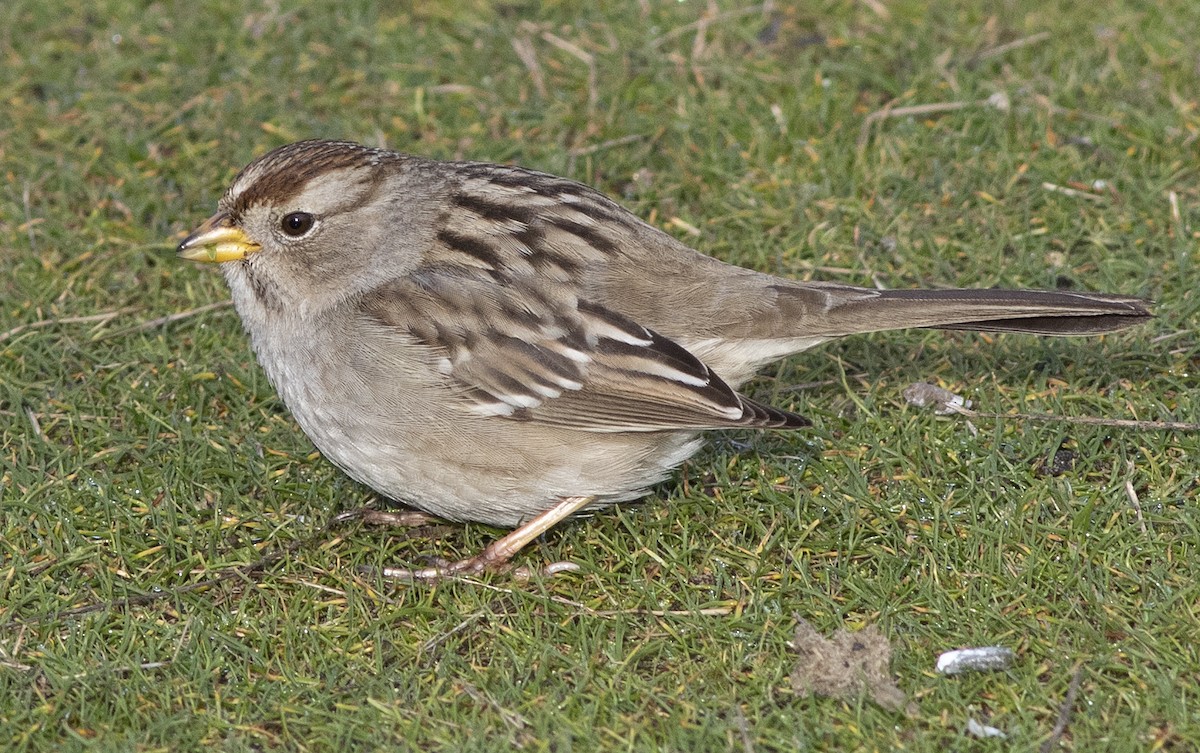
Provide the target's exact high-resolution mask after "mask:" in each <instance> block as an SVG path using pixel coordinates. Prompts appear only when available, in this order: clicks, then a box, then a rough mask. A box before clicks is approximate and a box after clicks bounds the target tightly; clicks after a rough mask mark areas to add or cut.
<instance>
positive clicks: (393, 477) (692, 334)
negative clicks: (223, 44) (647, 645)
mask: <svg viewBox="0 0 1200 753" xmlns="http://www.w3.org/2000/svg"><path fill="white" fill-rule="evenodd" d="M178 254H179V256H181V257H182V258H184V259H189V260H192V261H199V262H215V263H218V264H219V265H220V269H221V272H222V273H223V275H224V277H225V280H226V282H227V283H228V285H229V289H230V292H231V294H232V298H233V303H234V306H235V308H236V309H237V312H238V315H239V317H240V318H241V321H242V325H243V327H244V329H245V331H246V333H247V334H248V335H249V338H250V345H251V347H252V349H253V351H254V353H255V355H256V357H257V360H258V362H259V364H260V365H261V366H262V369H263V370H264V371H265V372H266V374H267V377H268V378H269V379H270V381H271V383H272V385H274V387H275V389H276V390H277V391H278V393H279V395H280V396H281V397H282V399H283V402H284V403H285V404H286V405H287V407H288V409H289V410H290V411H291V413H292V415H293V416H294V417H295V419H296V422H297V423H298V424H299V425H300V427H301V429H303V431H304V432H305V434H307V435H308V437H309V438H310V439H311V440H312V442H313V444H315V445H316V447H317V448H318V449H319V450H320V451H321V453H322V454H323V455H324V456H325V457H327V458H328V459H329V460H331V461H332V462H333V463H334V464H336V465H337V466H338V467H339V468H341V469H342V470H343V471H344V472H345V473H346V474H348V475H349V476H350V477H352V478H354V479H356V480H357V481H359V482H361V483H363V484H365V485H366V486H368V487H370V488H371V489H373V490H375V491H376V492H378V493H379V494H381V495H383V496H384V497H387V498H390V499H393V500H399V501H402V502H404V503H407V504H409V505H411V506H413V507H415V508H417V509H418V510H421V511H424V512H426V513H430V514H432V515H435V516H438V517H441V518H445V519H449V520H453V521H477V522H481V523H485V524H488V525H491V526H497V527H504V528H514V529H515V530H513V531H512V532H511V533H509V534H508V535H506V536H504V537H502V538H499V539H497V540H496V541H495V542H493V543H492V544H490V545H489V546H488V547H486V548H485V549H484V550H483V551H482V552H480V553H479V554H477V555H475V556H472V557H469V558H466V559H463V560H460V561H457V562H450V563H444V562H443V563H439V564H438V565H436V566H434V567H430V568H425V569H412V570H410V569H404V568H397V569H388V570H386V571H385V574H387V575H391V576H394V577H401V578H437V577H441V576H444V575H450V574H456V573H475V572H479V571H483V570H501V569H504V568H505V567H507V566H508V564H507V563H508V562H509V560H510V559H511V558H512V557H513V555H514V554H516V552H517V551H519V550H520V549H521V548H522V547H523V546H525V545H526V544H528V543H529V542H530V541H532V540H534V539H535V538H537V537H538V536H540V535H541V534H542V533H544V532H545V531H547V530H548V529H550V528H551V527H552V526H554V525H555V524H557V523H559V522H560V521H562V520H564V519H566V518H568V517H570V516H572V515H574V514H575V513H578V512H580V511H583V510H590V509H597V508H602V507H604V506H607V505H611V504H614V503H617V502H622V501H626V500H632V499H636V498H638V497H642V496H644V495H645V494H646V493H647V492H648V490H649V489H650V488H651V487H652V486H653V485H655V484H657V483H659V482H660V481H662V480H663V479H665V478H666V477H667V476H668V475H669V474H670V473H671V471H672V470H673V469H675V468H676V467H677V466H679V465H680V464H681V463H683V461H684V460H686V459H687V458H688V457H690V456H691V455H692V454H693V453H695V452H696V451H697V450H699V449H700V446H701V443H702V435H703V432H705V431H706V430H709V429H800V428H803V427H805V426H809V425H810V422H809V421H808V420H807V419H806V418H804V417H803V416H801V415H799V414H797V413H793V412H791V411H788V410H782V409H779V408H775V407H772V406H769V405H765V404H763V403H761V402H758V401H756V400H753V399H751V398H749V397H747V396H745V395H743V394H741V393H740V392H739V391H738V388H739V387H740V386H741V385H742V384H744V383H745V382H746V381H747V380H749V379H750V378H751V377H753V376H754V374H755V373H756V372H757V371H758V370H759V369H761V368H762V367H764V366H765V365H767V364H770V363H772V362H774V361H777V360H779V359H782V358H785V357H787V356H790V355H792V354H794V353H799V352H801V351H804V350H807V349H809V348H812V347H814V346H816V345H819V344H821V343H824V342H826V341H829V340H833V339H837V338H840V337H844V336H846V335H853V334H858V333H865V332H877V331H881V330H893V329H903V328H912V327H919V328H936V329H948V330H976V331H983V332H1017V333H1028V334H1036V335H1095V334H1100V333H1105V332H1113V331H1116V330H1120V329H1123V328H1125V327H1129V326H1131V325H1135V324H1138V323H1141V322H1144V321H1146V320H1147V319H1148V318H1149V317H1150V316H1151V312H1150V310H1149V307H1148V304H1147V303H1146V302H1145V301H1143V300H1141V299H1139V298H1135V297H1130V296H1124V295H1109V294H1100V293H1079V292H1064V291H1036V290H998V289H979V290H970V289H967V290H952V289H937V290H876V289H869V288H862V287H855V286H851V285H843V284H839V283H834V282H808V281H805V282H802V281H796V280H790V279H785V278H781V277H776V276H773V275H769V274H764V273H761V272H756V271H752V270H749V269H744V268H740V267H735V266H731V265H728V264H725V263H723V262H721V261H718V260H717V259H715V258H712V257H710V256H706V255H704V254H702V253H700V252H698V251H695V250H693V249H691V248H689V247H688V246H686V245H684V244H683V243H681V242H680V241H678V240H676V239H675V238H673V237H671V236H670V235H667V234H666V233H664V232H662V231H661V230H658V229H657V228H655V227H653V226H651V225H649V224H648V223H646V222H644V221H643V220H641V219H639V218H638V217H637V216H636V215H634V214H633V213H632V212H630V211H628V210H626V209H625V208H623V207H621V206H620V205H618V204H617V203H615V202H613V201H611V200H610V199H608V198H607V197H605V196H604V195H603V194H601V193H600V192H598V191H596V190H594V189H592V188H589V187H588V186H585V185H582V184H580V183H577V182H575V181H572V180H568V179H565V178H560V177H556V176H553V175H549V174H546V173H541V172H536V171H533V170H527V169H523V168H520V167H514V166H509V165H498V164H489V163H484V162H444V161H438V160H433V159H426V158H423V157H418V156H412V155H408V154H402V153H399V152H394V151H389V150H385V149H377V148H371V147H367V146H362V145H360V144H355V143H350V142H346V141H326V140H311V141H301V142H298V143H294V144H289V145H287V146H283V147H280V148H278V149H275V150H274V151H271V152H269V153H268V154H265V155H263V156H261V157H259V158H258V159H256V160H254V161H253V162H252V163H250V164H249V165H248V166H247V167H246V168H244V169H243V170H242V171H241V173H240V174H238V176H237V177H236V178H235V179H234V181H233V184H232V185H231V186H230V187H229V189H228V190H227V191H226V192H225V194H224V195H223V196H222V197H221V199H220V201H219V202H218V204H217V212H216V214H214V215H213V216H212V217H210V218H209V219H208V220H207V221H205V222H204V223H203V224H202V225H201V226H200V227H199V228H198V229H197V230H196V231H195V232H193V233H192V234H190V235H188V236H187V237H186V238H185V239H184V240H183V242H182V243H180V244H179V247H178Z"/></svg>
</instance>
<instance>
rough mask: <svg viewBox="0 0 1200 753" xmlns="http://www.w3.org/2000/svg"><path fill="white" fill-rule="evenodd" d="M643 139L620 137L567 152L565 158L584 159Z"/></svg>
mask: <svg viewBox="0 0 1200 753" xmlns="http://www.w3.org/2000/svg"><path fill="white" fill-rule="evenodd" d="M644 138H646V136H645V135H644V134H641V133H631V134H629V135H628V136H622V137H620V138H618V139H609V140H608V141H601V142H600V143H599V144H592V145H591V146H581V147H578V148H576V149H571V150H568V151H567V156H568V157H571V158H572V159H574V158H576V157H586V156H587V155H589V154H595V153H596V152H599V151H601V150H604V149H611V148H612V147H614V146H622V145H623V144H632V143H633V142H635V141H641V140H642V139H644Z"/></svg>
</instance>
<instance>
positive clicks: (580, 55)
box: [542, 31, 600, 124]
mask: <svg viewBox="0 0 1200 753" xmlns="http://www.w3.org/2000/svg"><path fill="white" fill-rule="evenodd" d="M542 39H544V40H546V41H547V42H549V43H550V44H552V45H554V46H555V47H557V48H558V49H560V50H562V51H563V52H565V53H567V54H568V55H570V56H571V57H574V58H577V59H578V60H581V61H582V62H583V64H584V65H586V66H587V88H588V122H589V124H590V123H591V116H592V114H593V113H595V111H596V103H598V102H599V101H600V89H599V87H598V86H597V85H596V58H595V56H594V55H592V54H591V53H590V52H587V51H585V50H584V49H583V48H582V47H580V46H579V45H577V44H575V43H574V42H569V41H567V40H566V39H563V38H562V37H560V36H558V35H556V34H552V33H550V32H548V31H543V32H542Z"/></svg>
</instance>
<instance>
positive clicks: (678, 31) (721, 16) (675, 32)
mask: <svg viewBox="0 0 1200 753" xmlns="http://www.w3.org/2000/svg"><path fill="white" fill-rule="evenodd" d="M774 5H775V3H773V2H766V3H762V4H761V5H752V6H750V7H749V8H738V9H736V10H729V11H725V12H724V13H718V14H716V15H715V16H706V17H705V18H702V19H700V20H699V21H693V22H691V23H690V24H684V25H683V26H679V27H677V28H674V29H671V30H670V31H668V32H667V33H666V34H663V35H662V36H659V37H655V38H654V39H651V40H650V48H651V49H653V48H655V47H658V46H659V45H661V44H662V43H663V42H669V41H670V40H672V39H675V38H676V37H682V36H683V35H684V34H687V33H689V32H691V31H695V30H696V29H699V28H701V27H702V26H711V25H712V24H715V23H721V22H722V21H729V20H731V19H734V18H740V17H741V16H752V15H754V14H756V13H769V12H770V9H771V8H772V7H774Z"/></svg>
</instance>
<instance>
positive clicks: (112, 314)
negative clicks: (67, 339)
mask: <svg viewBox="0 0 1200 753" xmlns="http://www.w3.org/2000/svg"><path fill="white" fill-rule="evenodd" d="M131 311H137V307H136V306H126V307H125V308H120V309H114V310H112V311H105V312H104V313H102V314H90V315H88V316H63V317H59V318H57V319H42V320H40V321H36V322H30V323H29V324H21V325H18V326H16V327H13V328H12V329H10V330H8V331H7V332H0V343H2V342H4V341H5V340H7V339H9V338H10V337H15V336H16V335H19V334H21V333H22V332H24V331H25V330H29V329H39V328H41V327H52V326H54V325H55V324H88V323H91V322H100V323H101V324H105V323H107V322H109V321H111V320H113V319H116V318H117V317H118V316H121V315H123V314H128V313H130V312H131Z"/></svg>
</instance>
